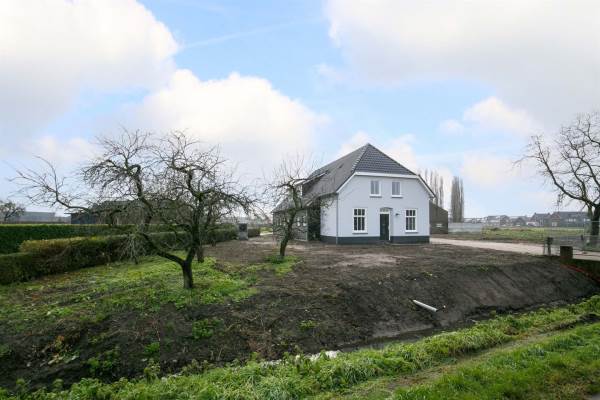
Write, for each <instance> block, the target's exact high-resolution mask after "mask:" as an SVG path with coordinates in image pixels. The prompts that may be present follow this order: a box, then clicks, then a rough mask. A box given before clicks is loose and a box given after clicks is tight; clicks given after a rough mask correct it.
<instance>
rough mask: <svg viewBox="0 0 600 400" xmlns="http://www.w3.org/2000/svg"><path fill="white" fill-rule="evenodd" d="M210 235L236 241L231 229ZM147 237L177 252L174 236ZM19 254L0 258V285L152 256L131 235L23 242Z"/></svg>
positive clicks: (176, 242)
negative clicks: (138, 256)
mask: <svg viewBox="0 0 600 400" xmlns="http://www.w3.org/2000/svg"><path fill="white" fill-rule="evenodd" d="M213 234H214V236H213V238H214V239H215V241H216V242H222V241H226V240H231V239H235V238H237V230H236V229H235V228H234V227H226V228H218V229H216V230H215V231H214V232H213ZM150 235H151V236H152V237H153V238H154V239H155V240H157V241H158V242H160V243H161V244H162V245H163V246H165V247H168V248H171V249H178V248H180V243H179V240H178V237H177V235H176V234H175V233H173V232H155V233H151V234H150ZM179 239H180V237H179ZM19 250H20V252H19V253H11V254H0V284H9V283H12V282H20V281H26V280H29V279H32V278H36V277H39V276H43V275H50V274H56V273H60V272H66V271H73V270H76V269H80V268H87V267H93V266H96V265H102V264H106V263H109V262H114V261H120V260H125V259H130V258H132V256H133V255H134V253H135V255H149V254H153V253H154V251H153V249H152V248H151V247H150V246H149V245H148V244H146V242H145V241H144V240H142V239H139V238H138V239H132V236H131V235H113V236H92V237H73V238H61V239H49V240H26V241H24V242H22V243H21V245H20V246H19ZM133 250H135V252H134V251H133Z"/></svg>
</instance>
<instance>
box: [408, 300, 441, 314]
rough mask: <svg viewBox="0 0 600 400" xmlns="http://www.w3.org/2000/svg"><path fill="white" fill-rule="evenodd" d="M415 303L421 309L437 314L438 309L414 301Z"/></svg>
mask: <svg viewBox="0 0 600 400" xmlns="http://www.w3.org/2000/svg"><path fill="white" fill-rule="evenodd" d="M413 303H415V304H416V305H418V306H419V307H423V308H424V309H426V310H428V311H431V312H437V310H438V309H437V308H435V307H431V306H430V305H428V304H425V303H421V302H420V301H419V300H413Z"/></svg>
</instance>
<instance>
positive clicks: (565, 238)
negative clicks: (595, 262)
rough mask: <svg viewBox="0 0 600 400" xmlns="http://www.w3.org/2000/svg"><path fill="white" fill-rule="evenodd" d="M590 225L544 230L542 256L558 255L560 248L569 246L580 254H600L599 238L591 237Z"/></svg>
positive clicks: (596, 236) (589, 223)
mask: <svg viewBox="0 0 600 400" xmlns="http://www.w3.org/2000/svg"><path fill="white" fill-rule="evenodd" d="M591 233H592V223H591V222H588V223H586V224H582V225H581V226H578V227H577V226H573V227H550V228H545V229H544V236H545V239H544V254H552V255H558V254H559V252H560V246H571V247H573V249H574V250H578V251H580V252H584V253H585V252H600V238H599V236H598V235H591Z"/></svg>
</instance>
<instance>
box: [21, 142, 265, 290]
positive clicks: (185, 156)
mask: <svg viewBox="0 0 600 400" xmlns="http://www.w3.org/2000/svg"><path fill="white" fill-rule="evenodd" d="M98 143H99V147H100V149H101V150H102V154H101V155H100V156H99V157H97V158H95V159H93V160H91V161H90V162H88V163H87V164H85V165H84V166H83V167H81V168H80V169H79V170H78V171H77V172H76V173H75V175H74V177H75V179H76V181H77V184H76V185H71V186H70V185H68V183H67V179H65V178H61V177H59V176H58V174H57V172H56V169H55V168H54V167H53V166H52V164H51V163H49V162H47V161H45V164H46V166H47V169H46V170H45V171H42V172H39V171H34V170H31V169H28V170H24V171H17V178H16V180H17V181H19V182H20V183H21V184H22V185H23V189H22V192H23V193H25V194H27V195H28V196H29V198H30V199H31V200H32V201H34V202H36V203H43V204H47V205H51V206H61V207H63V208H65V209H67V210H68V211H81V212H89V213H95V214H102V215H103V216H105V217H107V216H108V217H109V218H108V220H109V221H110V220H112V219H113V217H114V216H116V215H120V214H125V215H127V219H128V220H129V221H132V220H133V221H134V222H135V225H136V229H135V231H134V233H133V235H135V236H136V237H138V238H139V239H140V240H142V241H143V242H145V243H146V245H147V246H148V247H149V248H150V249H151V250H152V251H153V252H154V253H156V254H157V255H159V256H161V257H163V258H165V259H167V260H170V261H173V262H174V263H176V264H177V265H179V266H180V267H181V270H182V273H183V282H184V283H183V286H184V287H185V288H192V287H193V285H194V284H193V276H192V262H193V259H194V257H195V256H196V257H197V258H198V259H199V260H203V258H204V255H203V248H202V245H203V244H205V243H207V240H208V238H209V233H210V230H211V229H212V228H213V227H214V225H215V223H216V221H217V220H218V218H219V217H220V216H222V215H223V213H225V212H230V211H231V210H233V209H240V210H246V211H247V210H249V209H250V208H251V207H252V205H253V202H254V199H253V197H252V196H251V195H250V193H249V190H248V188H247V187H244V186H242V185H241V184H240V183H239V182H238V181H237V180H236V179H235V178H234V176H233V173H232V171H228V170H227V168H226V166H225V161H224V160H223V159H222V158H221V157H220V155H219V152H218V150H217V149H216V148H209V149H204V148H203V147H202V146H201V145H200V143H198V142H196V141H193V140H190V139H189V138H187V137H186V136H185V135H184V134H182V133H180V132H175V133H171V134H169V135H167V136H166V137H156V136H154V135H151V134H146V133H140V132H138V131H136V132H128V131H125V132H124V133H123V134H122V135H120V136H119V137H117V138H109V137H101V138H99V139H98ZM77 187H79V188H80V189H82V190H79V191H78V192H76V191H75V190H69V188H77ZM153 224H160V226H161V230H165V231H169V232H171V233H172V235H174V236H175V237H176V239H177V248H183V249H184V255H183V256H180V255H179V254H178V252H176V251H174V248H173V247H171V246H168V245H166V244H165V243H164V241H161V240H160V238H157V237H156V236H155V235H152V234H151V226H152V225H153Z"/></svg>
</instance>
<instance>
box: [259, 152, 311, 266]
mask: <svg viewBox="0 0 600 400" xmlns="http://www.w3.org/2000/svg"><path fill="white" fill-rule="evenodd" d="M310 173H311V169H310V168H309V166H308V163H307V162H306V160H305V159H304V157H302V156H299V155H298V156H296V157H293V158H288V159H284V160H283V161H282V162H281V163H280V164H279V166H277V167H276V168H275V170H274V171H273V176H272V180H271V182H270V183H269V184H268V185H267V193H268V194H269V197H270V198H271V199H272V204H273V205H275V209H274V212H273V235H275V237H276V238H277V239H278V240H279V258H280V259H283V258H284V257H285V251H286V248H287V245H288V243H289V241H290V240H292V239H293V237H294V229H295V228H294V224H295V225H296V229H298V230H299V231H301V232H303V230H305V229H307V226H308V223H305V222H304V221H303V222H304V223H303V222H301V221H299V219H298V218H299V217H300V215H301V214H305V213H306V211H308V209H309V208H310V201H309V199H308V198H307V197H306V196H304V195H303V186H304V184H305V183H306V182H308V180H309V177H310Z"/></svg>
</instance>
